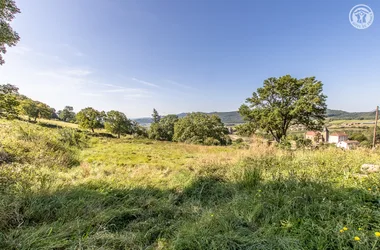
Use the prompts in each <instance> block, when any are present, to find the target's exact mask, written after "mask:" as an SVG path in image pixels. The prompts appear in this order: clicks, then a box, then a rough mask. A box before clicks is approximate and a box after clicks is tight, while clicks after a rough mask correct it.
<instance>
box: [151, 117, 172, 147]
mask: <svg viewBox="0 0 380 250" xmlns="http://www.w3.org/2000/svg"><path fill="white" fill-rule="evenodd" d="M177 121H178V116H176V115H167V116H164V117H163V118H161V119H160V121H159V122H157V123H152V124H151V125H150V128H149V138H151V139H154V140H163V141H171V140H172V139H173V135H174V125H175V123H176V122H177Z"/></svg>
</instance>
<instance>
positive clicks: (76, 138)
mask: <svg viewBox="0 0 380 250" xmlns="http://www.w3.org/2000/svg"><path fill="white" fill-rule="evenodd" d="M58 134H59V136H60V137H59V140H60V141H61V142H63V143H64V144H66V145H68V146H74V147H77V148H84V147H86V146H87V140H88V138H87V136H86V135H85V134H84V133H80V132H78V131H76V130H75V129H70V128H64V129H60V130H58Z"/></svg>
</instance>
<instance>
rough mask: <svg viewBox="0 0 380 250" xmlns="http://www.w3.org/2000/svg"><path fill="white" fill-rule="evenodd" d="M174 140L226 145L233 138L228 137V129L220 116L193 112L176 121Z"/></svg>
mask: <svg viewBox="0 0 380 250" xmlns="http://www.w3.org/2000/svg"><path fill="white" fill-rule="evenodd" d="M173 141H178V142H189V143H199V144H206V145H226V144H229V143H230V142H231V139H230V138H229V137H228V129H227V128H226V127H225V126H224V124H223V123H222V121H221V120H220V118H219V117H218V116H216V115H212V116H210V115H207V114H204V113H191V114H189V115H187V116H185V117H183V118H181V119H179V120H178V122H176V123H175V126H174V136H173Z"/></svg>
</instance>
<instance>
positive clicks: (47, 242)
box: [0, 121, 380, 249]
mask: <svg viewBox="0 0 380 250" xmlns="http://www.w3.org/2000/svg"><path fill="white" fill-rule="evenodd" d="M20 126H21V129H20ZM23 131H24V132H23ZM25 131H29V132H28V133H27V135H25ZM59 138H60V137H59V134H58V131H57V130H56V129H50V128H44V127H40V126H38V125H30V124H27V123H21V122H6V121H1V126H0V141H1V142H2V144H3V146H4V150H5V151H8V153H12V152H14V157H13V158H12V162H8V163H3V164H2V165H0V169H1V171H0V176H1V177H2V178H1V179H0V180H1V183H0V184H1V187H2V191H0V195H1V197H0V248H4V249H15V248H17V249H31V248H33V249H54V248H55V249H63V248H72V249H74V248H76V249H78V248H79V249H80V248H92V249H99V248H102V249H239V248H240V249H247V248H250V249H351V248H354V249H378V248H379V247H380V242H378V241H380V240H379V238H376V237H375V235H374V232H375V231H380V209H379V208H380V201H379V198H380V190H379V188H380V186H379V182H378V178H379V177H380V175H379V174H375V175H369V176H361V175H358V173H359V169H360V165H361V164H363V163H377V164H380V152H378V151H377V152H372V151H364V150H363V151H348V152H344V151H341V150H338V149H333V148H330V149H325V150H321V151H313V152H309V151H298V152H293V153H290V152H284V151H280V150H277V149H274V148H268V147H266V146H264V145H263V144H260V142H256V143H254V144H252V145H251V147H250V148H249V149H239V148H237V147H233V146H231V147H203V146H196V145H186V144H175V143H167V142H152V141H149V140H137V139H131V138H124V139H122V140H117V139H103V138H91V139H90V140H89V147H88V148H85V149H82V150H80V149H79V148H75V147H67V145H65V144H59V142H60V139H59ZM52 145H56V147H52ZM16 149H17V150H16ZM10 151H12V152H10ZM25 155H26V156H25ZM78 158H79V161H80V163H79V162H78V163H77V164H76V165H74V166H72V164H71V163H75V159H78ZM54 159H57V160H54ZM70 159H71V160H73V162H71V161H69V160H70ZM8 161H9V160H8ZM57 163H59V164H57ZM343 227H347V228H348V230H347V231H344V232H343V233H340V232H339V231H340V230H341V229H342V228H343ZM359 228H361V229H362V230H359ZM355 236H358V237H360V239H361V240H360V241H355V240H354V237H355Z"/></svg>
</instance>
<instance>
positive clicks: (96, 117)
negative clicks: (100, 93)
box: [76, 107, 104, 133]
mask: <svg viewBox="0 0 380 250" xmlns="http://www.w3.org/2000/svg"><path fill="white" fill-rule="evenodd" d="M103 118H104V114H103V113H102V112H99V111H98V110H95V109H94V108H91V107H88V108H84V109H82V110H81V111H79V113H78V114H77V115H76V121H77V122H78V125H79V127H81V128H84V129H91V131H92V132H93V133H94V129H96V128H102V127H103Z"/></svg>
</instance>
